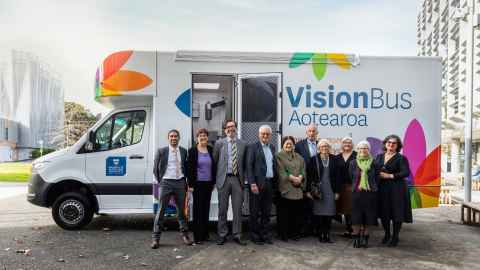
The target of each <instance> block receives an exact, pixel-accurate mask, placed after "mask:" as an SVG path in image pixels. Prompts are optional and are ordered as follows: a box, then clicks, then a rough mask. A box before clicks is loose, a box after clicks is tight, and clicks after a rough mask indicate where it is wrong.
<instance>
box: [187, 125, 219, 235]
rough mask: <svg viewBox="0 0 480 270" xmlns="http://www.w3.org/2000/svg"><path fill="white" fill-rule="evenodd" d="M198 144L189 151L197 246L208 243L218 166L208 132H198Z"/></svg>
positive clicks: (189, 171)
mask: <svg viewBox="0 0 480 270" xmlns="http://www.w3.org/2000/svg"><path fill="white" fill-rule="evenodd" d="M196 135H197V144H196V145H195V146H193V147H192V148H190V149H189V150H188V159H187V178H188V187H189V190H190V191H191V192H193V238H194V242H195V243H196V244H202V242H203V241H208V240H209V237H208V221H209V215H210V199H211V198H212V190H213V187H214V186H215V175H216V166H215V164H214V160H213V148H212V147H211V146H209V145H208V131H207V130H206V129H204V128H202V129H199V130H198V131H197V134H196Z"/></svg>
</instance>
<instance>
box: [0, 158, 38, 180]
mask: <svg viewBox="0 0 480 270" xmlns="http://www.w3.org/2000/svg"><path fill="white" fill-rule="evenodd" d="M31 168H32V165H31V164H30V163H24V162H15V163H10V162H8V163H0V182H27V181H28V179H30V175H31Z"/></svg>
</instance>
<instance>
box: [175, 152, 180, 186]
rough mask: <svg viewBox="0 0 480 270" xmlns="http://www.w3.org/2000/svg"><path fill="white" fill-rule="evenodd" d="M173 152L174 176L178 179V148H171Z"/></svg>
mask: <svg viewBox="0 0 480 270" xmlns="http://www.w3.org/2000/svg"><path fill="white" fill-rule="evenodd" d="M173 153H175V177H176V179H178V178H180V160H179V159H178V154H177V153H178V150H177V149H173Z"/></svg>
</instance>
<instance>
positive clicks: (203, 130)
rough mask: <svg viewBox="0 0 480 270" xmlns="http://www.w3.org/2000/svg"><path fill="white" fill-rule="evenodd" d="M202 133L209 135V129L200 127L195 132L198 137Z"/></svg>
mask: <svg viewBox="0 0 480 270" xmlns="http://www.w3.org/2000/svg"><path fill="white" fill-rule="evenodd" d="M200 134H206V135H207V136H208V130H207V129H206V128H199V129H197V132H196V133H195V136H196V137H198V136H200Z"/></svg>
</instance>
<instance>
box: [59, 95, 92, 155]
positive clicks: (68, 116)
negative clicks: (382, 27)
mask: <svg viewBox="0 0 480 270" xmlns="http://www.w3.org/2000/svg"><path fill="white" fill-rule="evenodd" d="M96 121H97V119H96V117H95V116H94V115H93V114H92V113H91V112H90V111H89V110H88V109H85V108H84V107H83V106H82V105H80V104H78V103H75V102H65V132H64V133H65V145H66V146H70V145H72V144H74V143H75V142H76V141H78V139H80V137H82V135H83V134H85V132H87V130H88V129H89V128H90V127H91V126H92V125H93V124H95V122H96Z"/></svg>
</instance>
